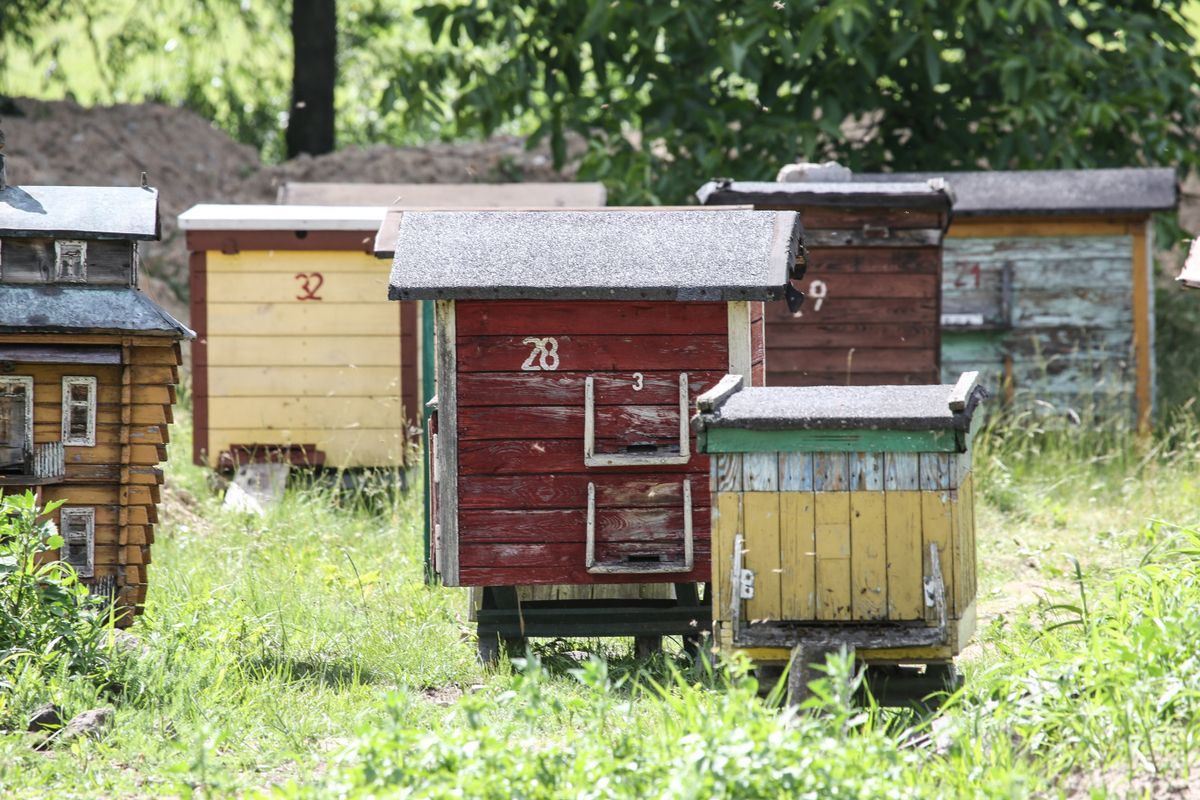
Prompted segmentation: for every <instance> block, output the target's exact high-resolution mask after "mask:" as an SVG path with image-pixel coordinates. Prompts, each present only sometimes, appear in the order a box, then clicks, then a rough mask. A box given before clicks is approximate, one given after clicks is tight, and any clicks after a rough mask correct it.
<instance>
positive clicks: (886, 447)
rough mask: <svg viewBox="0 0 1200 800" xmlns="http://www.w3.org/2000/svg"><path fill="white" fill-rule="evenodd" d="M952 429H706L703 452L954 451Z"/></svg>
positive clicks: (954, 439)
mask: <svg viewBox="0 0 1200 800" xmlns="http://www.w3.org/2000/svg"><path fill="white" fill-rule="evenodd" d="M956 439H957V437H956V436H955V432H954V431H951V430H940V431H895V430H886V431H881V430H849V431H836V430H791V431H763V430H746V429H745V428H709V429H708V430H707V431H705V437H704V442H703V445H702V447H703V449H704V452H706V453H778V452H783V453H843V452H844V453H956V452H958V442H957V441H956Z"/></svg>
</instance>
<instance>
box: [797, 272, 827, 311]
mask: <svg viewBox="0 0 1200 800" xmlns="http://www.w3.org/2000/svg"><path fill="white" fill-rule="evenodd" d="M807 296H808V297H809V298H811V299H812V301H813V305H812V310H813V312H814V313H815V312H817V311H820V310H821V306H822V305H824V304H825V298H826V297H828V296H829V287H828V286H826V285H825V281H820V280H816V279H814V280H813V281H812V283H810V284H808V293H807ZM792 316H793V317H802V316H804V309H800V310H799V311H797V312H796V313H795V314H792Z"/></svg>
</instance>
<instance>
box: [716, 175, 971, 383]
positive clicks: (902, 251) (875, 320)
mask: <svg viewBox="0 0 1200 800" xmlns="http://www.w3.org/2000/svg"><path fill="white" fill-rule="evenodd" d="M697 196H698V197H699V198H700V201H701V202H702V203H704V204H705V205H712V206H721V205H730V204H741V203H750V204H753V206H754V207H755V208H761V209H795V210H797V211H799V212H800V213H801V215H802V216H803V218H804V231H805V243H806V246H807V248H808V250H809V253H810V258H809V261H810V265H809V269H808V271H807V273H806V274H805V276H804V280H803V281H802V282H800V283H799V288H800V289H801V290H802V291H804V293H805V294H806V295H807V298H806V301H805V303H804V305H803V307H802V308H800V309H797V310H794V311H793V310H791V309H790V308H789V307H787V306H785V305H783V304H776V305H774V306H773V307H771V308H770V309H769V310H768V312H767V318H766V326H767V334H766V335H767V361H766V364H767V376H766V384H767V385H768V386H823V385H846V384H851V385H869V384H927V383H932V382H937V381H938V380H940V377H939V358H940V338H939V326H938V322H939V292H940V288H939V286H940V283H939V282H940V280H941V277H940V276H941V271H942V236H943V234H944V232H945V230H946V225H947V224H948V223H949V220H950V203H951V200H952V195H951V193H950V191H949V190H948V189H947V188H946V186H945V185H944V184H943V183H942V182H939V181H933V182H930V181H927V180H922V181H912V182H902V183H891V184H885V183H851V182H848V181H843V182H837V183H801V182H775V183H772V182H752V181H751V182H744V181H719V182H711V183H708V184H706V185H705V186H703V187H702V188H701V189H700V191H699V192H698V193H697Z"/></svg>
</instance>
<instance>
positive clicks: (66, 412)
mask: <svg viewBox="0 0 1200 800" xmlns="http://www.w3.org/2000/svg"><path fill="white" fill-rule="evenodd" d="M62 442H63V444H65V445H72V446H76V447H94V446H95V445H96V379H95V378H91V377H81V376H71V375H68V376H66V377H64V378H63V379H62Z"/></svg>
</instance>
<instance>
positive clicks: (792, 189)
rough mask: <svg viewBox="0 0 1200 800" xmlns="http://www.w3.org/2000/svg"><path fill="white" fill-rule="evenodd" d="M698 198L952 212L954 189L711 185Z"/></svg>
mask: <svg viewBox="0 0 1200 800" xmlns="http://www.w3.org/2000/svg"><path fill="white" fill-rule="evenodd" d="M696 197H697V198H699V199H700V202H701V203H703V204H704V205H733V204H738V203H752V204H754V205H758V206H801V207H809V208H812V207H816V206H821V207H826V208H880V207H883V208H907V209H912V208H937V209H943V210H949V209H950V205H951V203H952V202H953V200H954V196H953V192H952V191H951V188H950V187H948V186H946V185H945V182H944V181H941V180H940V179H938V178H937V177H936V176H930V178H929V179H925V178H921V179H919V180H918V179H910V180H908V181H904V182H897V181H886V182H883V181H881V182H877V183H867V182H836V183H818V182H812V183H809V182H805V181H778V182H777V181H725V180H718V181H709V182H708V183H706V184H704V185H703V186H701V187H700V189H699V191H697V192H696Z"/></svg>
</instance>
